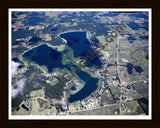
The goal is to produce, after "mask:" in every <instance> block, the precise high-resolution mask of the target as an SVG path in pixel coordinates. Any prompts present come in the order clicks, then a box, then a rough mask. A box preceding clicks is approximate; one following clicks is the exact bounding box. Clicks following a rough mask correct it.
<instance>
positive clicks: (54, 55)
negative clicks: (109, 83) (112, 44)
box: [23, 32, 102, 102]
mask: <svg viewBox="0 0 160 128" xmlns="http://www.w3.org/2000/svg"><path fill="white" fill-rule="evenodd" d="M60 37H62V38H64V39H66V40H67V42H68V43H67V45H68V46H69V47H70V48H72V49H73V52H74V57H79V56H84V55H87V51H92V48H91V46H90V44H89V41H88V40H87V38H86V32H69V33H64V34H61V35H60ZM62 55H63V52H58V51H57V50H56V49H53V48H51V47H49V46H48V45H46V44H42V45H40V46H38V47H35V48H33V49H31V50H29V51H27V52H26V53H24V54H23V58H24V59H25V60H26V61H28V62H29V63H30V62H34V63H36V64H38V65H40V66H45V67H47V69H48V72H52V71H53V69H55V68H62V69H63V68H64V67H66V65H63V64H62V62H61V61H62ZM93 65H95V66H97V67H101V65H102V63H101V61H100V60H99V58H98V57H95V58H94V59H93V60H91V61H90V63H89V64H88V65H87V66H93ZM73 66H75V65H73ZM66 68H67V69H69V70H71V69H72V67H66ZM76 74H77V75H78V76H79V78H80V79H81V80H82V81H84V83H85V85H84V87H83V88H82V89H81V90H80V91H78V92H77V93H75V94H74V95H71V96H70V97H69V99H68V100H69V102H74V101H78V100H83V99H85V98H86V97H88V96H89V95H91V93H92V92H94V91H95V90H96V89H97V87H98V85H97V82H98V78H93V77H92V76H90V75H89V74H88V73H87V72H84V71H80V72H78V73H77V72H76ZM72 89H73V90H74V88H72Z"/></svg>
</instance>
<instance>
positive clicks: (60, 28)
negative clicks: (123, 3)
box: [8, 8, 152, 120]
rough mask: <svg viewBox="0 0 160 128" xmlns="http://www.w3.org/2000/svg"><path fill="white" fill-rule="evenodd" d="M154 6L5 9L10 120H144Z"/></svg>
mask: <svg viewBox="0 0 160 128" xmlns="http://www.w3.org/2000/svg"><path fill="white" fill-rule="evenodd" d="M151 13H152V9H151V8H145V9H143V8H138V9H121V8H119V9H112V8H110V9H105V8H104V9H96V8H95V9H94V8H92V9H89V8H84V9H80V8H76V9H74V8H69V9H63V8H58V9H47V8H45V9H30V8H28V9H17V8H9V15H8V16H9V17H8V18H9V45H8V46H9V48H8V49H9V69H8V70H9V93H8V94H9V95H8V96H9V101H8V102H9V110H8V113H9V119H20V120H25V119H29V120H32V119H46V120H48V119H52V120H55V119H56V120H58V119H60V120H61V119H71V120H72V119H74V120H75V119H87V120H88V119H89V120H92V119H97V120H111V119H115V120H116V119H125V120H131V119H137V120H138V119H141V120H143V119H145V120H146V119H147V120H148V119H149V120H151V119H152V118H151V115H152V105H151V104H152V97H151V96H152V93H151V90H152V84H151V82H152V79H151V66H152V52H151V49H152V42H151V40H152V39H151V30H152V26H151V24H152V20H151V18H152V14H151Z"/></svg>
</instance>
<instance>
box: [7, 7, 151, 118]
mask: <svg viewBox="0 0 160 128" xmlns="http://www.w3.org/2000/svg"><path fill="white" fill-rule="evenodd" d="M12 11H20V12H23V11H24V12H36V11H38V12H43V11H45V12H47V11H53V12H58V11H59V12H63V11H67V12H75V11H85V12H92V11H100V12H101V11H118V12H121V11H122V12H123V11H125V12H143V11H146V12H148V18H149V22H148V25H149V28H148V29H149V30H148V33H149V35H148V36H149V38H148V42H149V58H150V59H149V115H105V116H104V115H103V116H102V115H76V116H73V115H64V116H58V115H56V116H47V115H46V116H41V115H23V116H19V115H11V44H12V42H11V39H12V37H11V35H12V34H11V23H12V21H11V12H12ZM151 13H152V9H151V8H145V9H144V8H143V9H142V8H138V9H127V8H125V9H124V8H123V9H122V8H119V9H115V8H112V9H111V8H110V9H102V8H101V9H94V8H92V9H89V8H84V9H79V8H76V9H75V8H67V9H64V8H58V9H48V8H44V9H33V8H31V9H28V8H27V9H19V8H14V9H13V8H10V9H9V37H10V38H9V67H8V68H9V76H8V77H9V101H8V102H9V109H8V110H9V112H8V113H9V119H13V120H15V119H19V120H37V119H39V120H48V119H51V120H66V119H70V120H77V119H78V120H84V119H85V120H86V119H87V120H93V119H96V120H132V119H135V120H151V119H152V113H151V112H152V105H151V103H152V98H151V96H152V91H151V90H152V85H151V83H152V81H151V80H152V79H151V76H152V74H151V67H152V52H151V49H152V43H151V40H152V39H151V31H152V26H151V24H152V20H151Z"/></svg>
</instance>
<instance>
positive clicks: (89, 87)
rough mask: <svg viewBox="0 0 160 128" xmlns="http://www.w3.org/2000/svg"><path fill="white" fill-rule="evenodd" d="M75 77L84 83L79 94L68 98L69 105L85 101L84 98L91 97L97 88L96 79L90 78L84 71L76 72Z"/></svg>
mask: <svg viewBox="0 0 160 128" xmlns="http://www.w3.org/2000/svg"><path fill="white" fill-rule="evenodd" d="M77 75H78V76H79V77H80V79H81V80H83V81H84V82H85V85H84V87H83V88H82V89H81V90H80V91H79V92H77V93H76V94H74V95H71V96H70V97H69V99H68V101H69V102H70V103H72V102H74V101H78V100H83V99H85V98H86V97H88V96H89V95H91V93H92V92H94V91H95V90H96V89H97V87H98V85H97V82H98V79H97V78H93V77H91V76H90V75H89V74H88V73H86V72H84V71H80V72H78V73H77Z"/></svg>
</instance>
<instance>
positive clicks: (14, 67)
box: [11, 61, 20, 74]
mask: <svg viewBox="0 0 160 128" xmlns="http://www.w3.org/2000/svg"><path fill="white" fill-rule="evenodd" d="M19 65H20V63H17V62H14V61H11V73H12V74H14V73H15V72H16V71H17V69H18V66H19Z"/></svg>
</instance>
